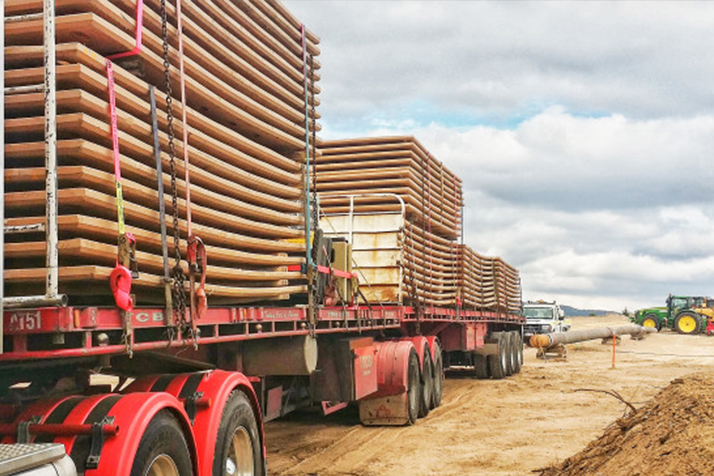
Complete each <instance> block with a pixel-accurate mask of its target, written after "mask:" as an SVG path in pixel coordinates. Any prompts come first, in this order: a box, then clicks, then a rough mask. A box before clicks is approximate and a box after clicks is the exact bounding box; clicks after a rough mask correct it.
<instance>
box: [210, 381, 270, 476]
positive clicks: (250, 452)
mask: <svg viewBox="0 0 714 476" xmlns="http://www.w3.org/2000/svg"><path fill="white" fill-rule="evenodd" d="M262 454H263V453H262V451H261V447H260V438H259V437H258V423H257V421H256V418H255V414H254V413H253V407H252V406H251V404H250V401H249V400H248V397H246V395H245V393H243V392H242V391H240V390H235V391H233V392H232V393H231V394H230V395H229V396H228V400H227V401H226V406H225V408H224V409H223V415H222V416H221V423H220V426H219V427H218V436H217V438H216V452H215V456H214V458H213V474H216V475H218V474H227V475H233V474H236V475H249V474H261V472H262V468H263V461H262V459H263V458H262Z"/></svg>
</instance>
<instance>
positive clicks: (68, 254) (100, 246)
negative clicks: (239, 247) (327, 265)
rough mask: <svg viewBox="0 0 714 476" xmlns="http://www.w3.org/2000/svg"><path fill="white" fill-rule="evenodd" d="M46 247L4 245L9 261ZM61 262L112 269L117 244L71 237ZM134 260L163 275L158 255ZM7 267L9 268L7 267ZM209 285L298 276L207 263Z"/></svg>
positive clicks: (34, 254)
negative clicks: (212, 283) (222, 282)
mask: <svg viewBox="0 0 714 476" xmlns="http://www.w3.org/2000/svg"><path fill="white" fill-rule="evenodd" d="M45 252H46V245H45V242H44V241H38V242H22V243H7V244H6V245H5V256H6V258H7V259H8V260H17V259H32V258H41V259H44V256H45ZM59 252H60V262H61V263H62V262H64V263H69V262H73V263H74V264H73V265H74V266H77V265H80V266H107V267H112V266H113V265H114V263H115V262H116V255H117V250H116V245H113V244H111V245H110V244H105V243H99V242H95V241H91V240H87V239H84V238H73V239H69V240H61V241H60V242H59ZM136 257H137V261H138V262H139V271H140V273H149V274H157V275H160V274H161V273H162V272H163V261H162V258H161V256H157V255H154V254H151V253H146V252H142V251H137V254H136ZM182 266H183V268H184V272H185V273H187V274H188V268H187V267H186V264H185V262H183V263H182ZM8 268H10V267H8ZM207 270H208V271H207V276H208V280H209V282H212V281H213V282H221V281H224V282H231V281H236V282H240V281H255V282H259V283H263V284H260V285H262V286H267V285H268V284H269V282H270V281H274V282H275V283H278V284H275V283H272V284H270V285H271V286H274V285H279V286H285V285H287V281H286V280H288V279H300V278H301V275H300V273H289V272H287V271H258V270H245V269H240V268H226V267H221V266H216V265H211V264H209V265H208V267H207Z"/></svg>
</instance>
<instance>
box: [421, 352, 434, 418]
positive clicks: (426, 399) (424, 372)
mask: <svg viewBox="0 0 714 476" xmlns="http://www.w3.org/2000/svg"><path fill="white" fill-rule="evenodd" d="M433 390H434V365H433V364H432V363H431V352H430V350H429V346H428V345H425V346H424V362H423V363H422V369H421V403H420V405H419V418H424V417H425V416H427V415H428V414H429V410H431V393H432V392H433Z"/></svg>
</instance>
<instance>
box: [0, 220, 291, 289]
mask: <svg viewBox="0 0 714 476" xmlns="http://www.w3.org/2000/svg"><path fill="white" fill-rule="evenodd" d="M42 220H44V217H43V216H34V217H33V216H27V217H16V218H7V219H6V220H5V226H18V225H30V224H33V223H40V222H41V221H42ZM58 221H59V233H60V238H61V239H67V238H72V237H77V236H80V237H84V238H87V239H90V240H94V241H103V242H105V243H113V242H114V241H115V240H116V238H117V231H116V222H114V221H110V220H106V219H101V218H95V217H89V216H85V215H79V214H77V215H60V216H59V218H58ZM131 232H132V233H133V234H134V236H135V237H136V241H137V245H136V246H137V249H139V250H144V251H146V252H151V253H155V254H159V253H161V237H160V236H159V234H158V233H157V232H156V231H154V230H148V229H144V228H139V227H136V226H132V228H131ZM237 241H238V240H234V241H233V242H232V243H228V244H226V246H228V245H230V244H232V245H233V246H239V247H240V249H242V250H253V249H257V250H260V249H262V247H255V246H251V245H250V243H247V244H246V243H241V242H237ZM169 242H171V238H169ZM169 246H170V247H172V244H171V243H169ZM206 251H207V252H208V256H209V259H210V260H211V263H215V264H220V265H223V266H243V267H245V264H246V263H245V261H244V260H243V259H242V258H241V255H240V253H235V249H231V248H227V247H223V246H212V245H210V244H209V245H206ZM272 251H273V253H274V254H276V255H277V253H291V254H293V255H295V254H304V253H305V246H304V244H301V243H293V242H291V241H284V240H273V249H272ZM172 259H173V257H172ZM264 269H265V270H268V271H270V270H273V269H277V268H275V267H268V268H260V269H257V270H254V271H257V272H260V271H261V270H264ZM288 275H289V276H290V278H284V279H297V278H298V277H299V276H300V273H288ZM281 279H282V278H281Z"/></svg>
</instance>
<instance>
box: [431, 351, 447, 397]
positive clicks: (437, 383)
mask: <svg viewBox="0 0 714 476" xmlns="http://www.w3.org/2000/svg"><path fill="white" fill-rule="evenodd" d="M432 383H433V387H432V391H431V408H436V407H438V406H440V405H441V398H442V397H443V395H444V360H443V357H442V355H441V345H440V344H439V342H438V341H436V340H435V341H434V373H433V378H432Z"/></svg>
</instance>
